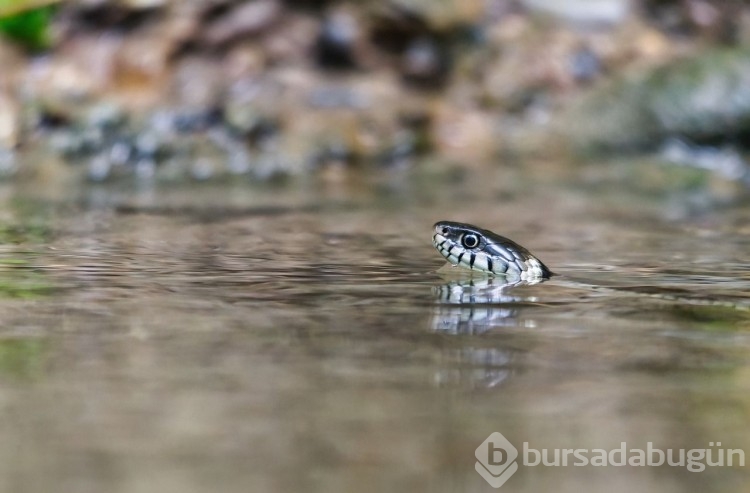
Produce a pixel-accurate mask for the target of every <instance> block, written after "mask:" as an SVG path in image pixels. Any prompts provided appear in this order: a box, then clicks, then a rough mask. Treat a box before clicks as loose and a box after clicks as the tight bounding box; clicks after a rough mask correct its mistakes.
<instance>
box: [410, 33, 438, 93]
mask: <svg viewBox="0 0 750 493" xmlns="http://www.w3.org/2000/svg"><path fill="white" fill-rule="evenodd" d="M401 70H402V73H403V74H404V76H405V77H406V79H407V80H408V81H411V82H416V83H420V84H423V85H433V86H436V85H439V84H440V83H442V82H444V81H445V77H446V75H447V73H448V60H447V55H446V54H445V53H444V52H443V50H442V49H441V47H440V46H439V45H438V43H437V42H435V41H434V40H432V39H430V38H417V39H415V40H414V41H412V42H410V43H409V45H408V47H407V48H406V51H405V52H404V55H403V57H402V63H401Z"/></svg>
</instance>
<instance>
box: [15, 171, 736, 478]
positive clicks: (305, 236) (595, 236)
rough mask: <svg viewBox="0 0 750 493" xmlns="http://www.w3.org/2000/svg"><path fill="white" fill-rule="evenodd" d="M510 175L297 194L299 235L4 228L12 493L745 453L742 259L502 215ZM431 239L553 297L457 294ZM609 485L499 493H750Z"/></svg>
mask: <svg viewBox="0 0 750 493" xmlns="http://www.w3.org/2000/svg"><path fill="white" fill-rule="evenodd" d="M513 172H514V171H513V170H512V169H511V170H503V171H502V173H505V174H501V175H500V176H498V177H497V178H496V179H493V180H488V179H486V177H485V176H482V177H481V179H477V180H474V181H471V180H467V181H466V182H465V183H456V176H455V175H450V177H449V178H450V179H449V180H446V181H445V182H444V183H443V182H440V181H439V180H438V181H437V183H435V182H431V184H430V186H429V187H425V188H421V187H420V186H419V185H418V184H416V183H409V181H408V180H404V179H401V178H399V179H396V178H393V177H391V178H390V179H391V180H392V182H387V183H380V185H379V186H378V187H373V186H371V184H368V186H366V187H365V186H363V187H361V188H356V187H354V186H352V188H347V187H342V189H335V190H333V191H331V190H328V189H326V190H324V191H321V190H317V191H310V190H309V189H304V190H302V191H298V192H297V195H293V196H292V197H289V198H288V199H289V200H290V201H296V202H295V203H298V204H301V205H300V206H298V207H297V206H295V207H291V208H289V209H283V208H281V209H280V208H278V207H277V206H278V202H279V200H280V199H279V197H278V195H279V193H278V191H276V190H267V191H262V190H261V191H258V190H255V191H253V193H248V192H247V191H246V190H244V189H243V190H240V191H239V192H236V193H231V191H229V192H228V191H227V190H225V189H222V190H220V193H218V194H216V193H214V194H213V195H212V194H210V193H209V192H208V191H207V190H205V189H197V190H192V191H189V193H187V194H180V193H177V192H168V191H165V192H163V195H157V194H154V195H153V196H152V195H148V196H147V197H145V198H143V197H140V196H139V198H140V199H141V200H143V201H144V202H147V203H148V205H149V207H148V208H146V209H145V210H141V209H139V207H138V205H139V204H138V203H136V204H135V205H132V204H131V203H128V204H127V206H126V207H120V205H119V204H117V203H113V204H110V203H108V202H107V201H106V200H105V201H97V202H96V206H95V207H93V206H92V207H89V206H85V207H81V206H79V205H75V204H72V205H71V204H70V203H68V202H62V203H61V204H57V203H53V204H52V205H50V204H49V203H46V202H44V201H40V202H34V201H33V200H32V199H30V198H26V197H24V198H23V199H22V200H21V199H19V200H18V201H16V202H12V201H8V202H6V203H5V204H6V209H7V210H8V211H10V212H9V216H11V217H10V219H9V220H12V221H15V222H16V223H18V224H21V223H24V222H29V223H33V224H40V225H41V227H35V228H33V229H27V230H23V229H17V228H16V229H13V228H11V229H12V231H14V233H13V235H12V236H9V237H8V238H7V240H6V241H4V242H3V245H4V246H3V250H2V255H1V256H2V257H3V258H4V259H5V262H4V263H2V264H0V434H2V436H3V440H2V441H0V489H2V490H7V491H59V490H63V491H118V492H141V491H143V492H146V491H153V490H154V489H158V490H159V491H163V492H166V493H169V492H172V491H174V492H180V493H189V492H193V491H196V492H197V491H205V490H206V489H208V488H215V487H216V484H221V485H222V490H223V491H230V492H233V491H238V492H239V491H270V492H275V491H279V492H282V491H283V492H287V491H310V490H313V491H315V490H319V491H326V492H338V491H342V492H343V491H353V490H354V491H392V490H407V489H408V490H410V491H411V490H419V491H490V489H489V487H488V486H487V484H486V483H485V482H484V480H482V478H481V477H479V475H478V474H477V473H476V472H475V469H474V463H475V461H476V459H475V458H474V450H475V449H476V447H477V446H478V445H479V444H480V443H482V442H483V441H484V440H485V438H487V436H488V435H489V434H490V433H492V432H494V431H500V432H502V433H503V434H504V435H505V436H506V437H507V438H508V439H509V440H510V441H511V442H512V443H515V444H517V445H519V446H520V444H522V443H523V442H525V441H527V442H529V443H530V444H531V447H534V448H536V449H543V448H556V447H559V448H589V449H591V448H604V449H613V448H617V447H619V445H620V442H622V441H626V442H628V444H629V445H632V446H633V447H644V446H645V443H646V442H647V441H651V442H653V443H654V444H655V446H659V447H662V448H668V447H673V448H681V447H682V448H695V447H705V446H706V444H707V443H709V442H710V441H713V442H717V441H721V442H722V443H724V444H727V446H728V447H731V448H744V449H745V450H746V452H747V453H750V431H748V427H747V421H748V419H750V397H748V396H750V393H748V392H747V390H748V388H750V336H749V335H748V334H750V331H749V330H748V329H750V314H748V312H747V311H743V310H737V309H735V308H734V307H735V306H738V305H742V304H743V303H746V302H747V300H748V299H750V271H748V269H747V266H746V265H745V264H746V252H747V251H748V250H747V247H748V245H749V244H750V243H749V242H748V239H747V232H746V231H744V230H743V228H742V227H737V228H732V227H726V228H725V229H722V228H719V227H714V226H712V224H713V222H712V221H713V220H708V219H706V216H702V217H701V218H700V220H696V222H691V223H686V224H675V223H674V222H673V221H667V220H664V219H663V217H662V216H661V215H660V212H661V205H662V204H661V203H658V202H656V203H654V204H653V206H651V207H649V204H648V202H647V201H644V200H641V198H642V197H640V196H637V194H636V196H635V198H632V197H631V200H630V201H629V202H627V203H626V205H627V207H624V206H622V204H621V201H617V202H616V203H612V204H609V203H606V202H604V203H603V204H602V206H601V207H600V208H599V209H598V211H597V214H594V215H591V214H588V215H586V214H583V212H586V211H588V210H589V209H590V206H588V205H587V204H589V203H590V202H589V201H590V200H594V198H593V197H592V196H593V195H595V191H588V192H586V193H587V194H588V195H586V198H587V200H586V201H581V200H580V198H579V199H578V200H573V199H575V198H576V197H580V196H579V195H577V193H579V192H576V194H573V195H568V194H567V192H566V191H565V190H564V189H562V190H561V189H559V188H554V189H550V188H546V189H545V188H544V187H541V188H539V187H536V186H535V187H528V189H527V191H526V192H525V193H523V194H520V195H518V196H514V195H512V194H510V195H509V193H510V192H509V191H508V190H504V189H502V188H498V187H501V186H504V185H497V184H507V183H514V185H513V186H514V187H523V183H524V182H523V180H522V179H521V178H519V177H515V179H514V177H513V176H508V173H511V174H512V173H513ZM498 173H501V172H500V171H498ZM435 180H437V179H435ZM618 190H619V189H618ZM285 193H287V192H286V191H285ZM288 193H290V194H291V192H288ZM580 193H583V192H580ZM623 193H625V192H623ZM631 193H634V192H631ZM331 195H336V199H337V200H341V201H342V203H343V202H347V203H348V202H351V203H352V204H353V206H352V207H347V208H342V207H334V208H328V206H327V204H329V203H327V202H326V200H327V199H326V197H330V196H331ZM106 198H107V199H108V200H111V201H113V202H117V200H116V198H117V196H116V195H112V196H110V195H106ZM571 198H572V199H571ZM286 199H287V198H285V200H286ZM1 200H2V195H0V201H1ZM123 200H125V199H123ZM127 200H132V199H131V198H129V197H127ZM550 200H554V201H555V203H559V204H560V206H559V207H555V208H554V210H549V207H548V206H547V204H548V203H549V201H550ZM83 203H89V202H86V201H83ZM18 204H23V206H21V205H18ZM76 204H77V203H76ZM206 204H210V206H207V205H206ZM456 204H461V206H462V207H463V208H465V210H466V211H471V212H467V214H469V213H471V214H475V215H477V216H480V215H481V216H482V217H480V218H470V217H455V215H456ZM152 205H153V206H154V207H151V206H152ZM584 206H585V207H584ZM222 208H225V209H226V211H225V213H222V210H223V209H222ZM263 211H272V213H270V214H265V213H263ZM11 212H12V214H11ZM451 214H453V216H451ZM214 216H217V217H214ZM584 216H586V217H587V219H586V220H585V221H583V220H582V219H581V218H582V217H584ZM721 217H722V218H723V219H722V220H726V221H728V222H727V223H726V224H739V225H742V224H745V223H744V222H743V219H746V213H745V211H744V209H743V208H742V207H736V208H732V209H731V210H730V208H727V209H725V210H723V211H722V212H721ZM440 218H452V219H457V220H461V219H463V220H468V219H476V220H475V222H478V223H482V224H486V225H487V226H488V227H492V228H493V229H495V230H497V231H499V232H502V233H508V234H509V235H510V236H512V237H514V238H518V239H519V240H520V241H522V242H523V243H524V244H529V245H534V246H535V251H538V252H539V253H540V255H543V258H544V259H545V260H546V261H549V263H550V265H551V267H552V268H553V269H554V270H555V271H557V272H560V273H561V274H562V275H561V276H559V277H554V278H552V279H551V280H549V281H548V282H544V283H541V284H536V285H507V284H503V282H502V280H501V279H499V278H487V277H485V278H481V277H478V278H474V279H457V278H455V276H451V278H445V277H444V272H441V271H438V270H437V269H439V268H440V266H441V264H442V263H443V260H442V259H441V258H440V257H439V255H437V253H436V252H435V251H434V249H433V247H432V245H431V244H430V235H431V227H432V224H434V222H435V221H436V220H437V219H440ZM32 219H33V221H31V220H32ZM722 224H724V223H722ZM497 226H500V227H497ZM0 231H2V228H0ZM696 231H698V232H697V233H696ZM545 249H546V250H545ZM452 271H453V269H451V274H455V272H452ZM573 280H575V281H573ZM653 295H658V296H653ZM698 301H699V302H698ZM714 302H715V303H714ZM598 469H599V468H598ZM600 469H601V470H592V469H591V468H575V469H574V470H573V468H542V467H537V468H524V467H520V468H519V471H518V473H517V474H516V475H514V477H513V478H511V480H510V481H509V482H508V484H507V485H506V486H504V488H510V489H509V490H508V491H514V490H515V491H529V492H532V491H547V490H554V491H563V492H566V491H570V492H573V491H588V490H608V491H623V492H625V491H633V490H638V491H653V492H657V491H658V492H668V493H671V492H683V491H701V492H703V491H727V490H743V489H746V488H745V487H746V486H747V476H746V474H745V472H744V470H741V469H728V468H725V469H723V470H716V469H714V470H708V471H705V472H704V473H700V474H696V473H691V472H687V471H685V470H684V469H680V468H669V467H661V468H653V469H649V468H600ZM605 469H606V470H605Z"/></svg>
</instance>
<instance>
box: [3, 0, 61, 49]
mask: <svg viewBox="0 0 750 493" xmlns="http://www.w3.org/2000/svg"><path fill="white" fill-rule="evenodd" d="M51 3H56V2H39V1H29V0H0V32H2V33H3V34H5V35H6V36H7V37H8V38H10V39H12V40H14V41H16V42H18V43H20V44H22V45H23V46H25V47H26V48H28V49H30V50H33V51H39V50H44V49H46V48H49V46H50V43H51V36H50V34H49V25H50V22H51V20H52V14H53V9H54V7H53V6H52V5H45V4H51ZM40 5H41V6H40Z"/></svg>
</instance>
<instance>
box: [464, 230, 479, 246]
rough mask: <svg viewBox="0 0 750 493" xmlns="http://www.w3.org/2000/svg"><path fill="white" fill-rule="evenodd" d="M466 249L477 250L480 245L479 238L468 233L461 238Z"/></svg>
mask: <svg viewBox="0 0 750 493" xmlns="http://www.w3.org/2000/svg"><path fill="white" fill-rule="evenodd" d="M461 244H462V245H463V246H464V248H476V247H477V245H479V237H478V236H477V235H475V234H473V233H466V234H465V235H463V236H462V237H461Z"/></svg>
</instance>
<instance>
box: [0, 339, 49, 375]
mask: <svg viewBox="0 0 750 493" xmlns="http://www.w3.org/2000/svg"><path fill="white" fill-rule="evenodd" d="M46 347H47V345H46V344H45V342H44V341H43V340H41V339H0V375H6V376H12V377H16V378H21V379H33V378H36V377H38V376H39V375H40V374H41V373H42V369H43V362H44V355H45V353H46Z"/></svg>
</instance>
